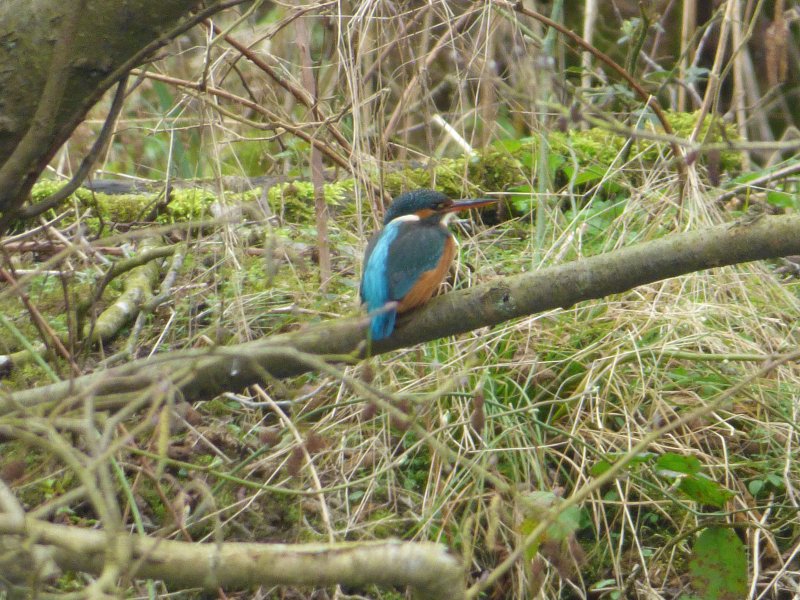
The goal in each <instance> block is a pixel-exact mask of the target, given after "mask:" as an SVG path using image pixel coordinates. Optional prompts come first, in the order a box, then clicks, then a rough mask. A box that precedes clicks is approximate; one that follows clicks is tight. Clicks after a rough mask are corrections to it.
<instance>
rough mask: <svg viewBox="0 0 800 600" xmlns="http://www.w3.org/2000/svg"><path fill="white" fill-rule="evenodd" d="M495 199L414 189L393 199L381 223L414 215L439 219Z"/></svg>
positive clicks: (492, 202) (492, 201)
mask: <svg viewBox="0 0 800 600" xmlns="http://www.w3.org/2000/svg"><path fill="white" fill-rule="evenodd" d="M496 201H497V200H495V199H493V198H473V199H470V200H458V201H455V200H451V199H450V198H448V197H447V196H446V195H445V194H443V193H442V192H437V191H436V190H414V191H413V192H406V193H405V194H401V195H399V196H398V197H397V198H395V199H394V202H392V205H391V206H390V207H389V210H387V211H386V216H385V217H384V219H383V224H384V225H388V224H389V223H390V222H391V221H393V220H394V219H397V218H398V217H405V216H408V215H416V216H417V217H419V218H420V219H427V218H429V217H433V216H438V217H439V218H440V219H441V218H444V217H445V215H448V214H452V213H456V212H458V211H460V210H467V209H469V208H478V207H480V206H486V205H488V204H494V203H495V202H496Z"/></svg>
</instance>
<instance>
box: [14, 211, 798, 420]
mask: <svg viewBox="0 0 800 600" xmlns="http://www.w3.org/2000/svg"><path fill="white" fill-rule="evenodd" d="M790 254H800V216H794V215H793V216H774V217H769V216H763V217H761V218H759V219H757V220H756V221H755V222H753V223H749V224H743V225H739V224H736V223H734V224H725V225H719V226H717V227H713V228H710V229H707V230H704V231H693V232H688V233H678V234H673V235H669V236H667V237H664V238H661V239H658V240H654V241H650V242H645V243H642V244H638V245H636V246H632V247H629V248H624V249H622V250H617V251H614V252H609V253H606V254H602V255H600V256H594V257H591V258H587V259H583V260H579V261H576V262H573V263H569V264H564V265H560V266H557V267H551V268H548V269H543V270H541V271H536V272H532V273H524V274H521V275H516V276H513V277H506V278H502V279H498V280H497V281H493V282H491V283H487V284H484V285H480V286H476V287H474V288H470V289H467V290H461V291H458V292H453V293H450V294H446V295H444V296H440V297H438V298H435V299H433V300H432V301H431V302H430V303H428V304H427V305H426V306H424V307H423V308H421V309H420V310H418V311H416V312H414V313H413V314H411V315H409V316H408V317H406V318H405V319H403V320H402V321H401V322H400V325H399V327H398V329H397V331H395V333H394V334H393V335H392V336H391V337H390V338H388V339H386V340H382V341H381V342H379V343H376V344H374V345H373V347H372V349H371V350H372V353H373V354H380V353H383V352H388V351H390V350H395V349H397V348H402V347H406V346H411V345H414V344H419V343H422V342H426V341H429V340H433V339H436V338H440V337H444V336H448V335H455V334H459V333H464V332H467V331H470V330H472V329H476V328H478V327H485V326H491V325H497V324H499V323H503V322H505V321H508V320H510V319H514V318H517V317H523V316H526V315H531V314H534V313H537V312H541V311H545V310H550V309H553V308H559V307H568V306H572V305H573V304H575V303H577V302H581V301H584V300H590V299H593V298H602V297H604V296H607V295H609V294H614V293H619V292H624V291H626V290H629V289H631V288H634V287H636V286H638V285H643V284H646V283H651V282H653V281H659V280H662V279H667V278H670V277H675V276H677V275H683V274H686V273H691V272H694V271H700V270H703V269H710V268H714V267H721V266H725V265H733V264H737V263H743V262H748V261H753V260H761V259H767V258H777V257H780V256H787V255H790ZM366 325H367V319H366V318H365V317H361V318H351V319H343V320H339V321H332V322H327V323H321V324H319V325H316V326H313V327H308V328H306V329H303V330H300V331H296V332H293V333H289V334H282V335H276V336H272V337H269V338H266V339H264V340H259V341H256V342H250V343H246V344H240V345H237V346H230V347H225V348H222V347H220V348H213V349H210V350H209V349H197V350H186V351H181V352H172V353H169V354H163V355H158V356H154V357H152V358H149V359H146V360H139V361H134V362H131V363H129V364H127V365H124V366H121V367H118V368H115V369H111V370H108V371H101V372H98V373H93V374H91V375H87V376H84V377H80V378H78V379H75V380H73V381H66V382H61V383H57V384H53V385H48V386H44V387H40V388H34V389H30V390H25V391H21V392H17V393H15V394H13V395H6V396H5V397H0V414H4V413H7V412H10V411H14V410H18V409H23V408H31V407H34V406H38V405H43V404H50V403H53V402H59V401H62V400H64V399H66V398H69V397H74V396H76V395H80V394H85V393H91V394H93V395H94V396H95V399H96V400H95V401H96V402H102V401H107V402H110V403H116V402H123V401H125V400H126V398H127V397H128V395H129V394H131V393H135V392H137V391H139V390H142V389H144V388H145V387H146V386H148V385H150V384H151V383H152V382H154V381H162V382H171V383H172V384H173V385H175V386H176V387H178V388H179V390H180V392H181V394H183V396H184V397H185V398H186V399H187V400H198V399H203V398H212V397H214V396H216V395H218V394H220V393H221V392H224V391H235V390H239V389H241V388H243V387H245V386H247V385H249V384H252V383H255V382H258V381H262V380H263V379H264V378H265V377H269V376H271V377H291V376H294V375H299V374H301V373H304V372H306V371H310V370H312V369H313V368H314V364H315V362H316V361H317V360H318V359H319V358H331V359H332V360H342V357H343V356H346V355H349V356H350V357H352V358H353V359H357V358H362V357H363V356H365V355H366V354H367V351H366V350H367V349H366V344H365V341H364V339H365V330H366ZM309 355H313V359H312V358H311V357H309Z"/></svg>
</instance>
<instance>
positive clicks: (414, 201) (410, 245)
mask: <svg viewBox="0 0 800 600" xmlns="http://www.w3.org/2000/svg"><path fill="white" fill-rule="evenodd" d="M494 202H496V200H494V199H489V198H474V199H470V200H461V201H453V200H451V199H450V198H448V197H447V196H446V195H445V194H443V193H441V192H438V191H436V190H424V189H423V190H414V191H412V192H407V193H405V194H401V195H400V196H398V197H397V198H396V199H395V200H394V202H392V205H391V206H390V207H389V210H387V211H386V216H385V217H384V219H383V229H382V230H381V231H379V232H378V234H377V235H375V236H374V237H373V238H372V239H371V240H370V242H369V244H368V245H367V251H366V254H365V255H364V274H363V276H362V278H361V301H362V302H363V303H364V304H366V305H367V310H368V311H369V313H370V315H371V316H372V321H371V324H370V337H371V339H372V340H382V339H384V338H387V337H389V336H390V335H391V334H392V331H394V324H395V319H396V318H397V314H398V313H404V312H407V311H410V310H411V309H413V308H416V307H418V306H420V305H421V304H424V303H425V302H427V301H428V300H429V299H430V298H431V296H433V294H434V293H435V292H436V290H437V289H438V288H439V284H441V283H442V281H443V280H444V278H445V276H446V275H447V271H448V269H449V268H450V263H451V262H452V261H453V258H454V257H455V255H456V247H457V246H458V242H456V238H455V236H453V234H452V232H451V231H450V229H449V228H448V226H447V224H448V222H449V221H450V219H451V218H452V217H453V215H454V214H455V213H457V212H458V211H461V210H467V209H469V208H478V207H480V206H486V205H488V204H493V203H494Z"/></svg>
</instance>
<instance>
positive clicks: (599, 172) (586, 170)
mask: <svg viewBox="0 0 800 600" xmlns="http://www.w3.org/2000/svg"><path fill="white" fill-rule="evenodd" d="M562 170H563V171H564V174H565V175H566V176H567V177H569V179H570V180H571V181H572V183H574V184H575V185H581V184H582V183H593V182H595V181H600V180H601V179H603V177H604V176H605V174H606V170H605V169H604V168H602V167H598V166H597V165H588V166H586V167H583V168H581V170H580V171H578V173H577V174H575V167H574V166H572V165H564V167H563V168H562ZM573 174H575V179H573V178H572V176H573Z"/></svg>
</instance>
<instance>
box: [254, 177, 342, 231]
mask: <svg viewBox="0 0 800 600" xmlns="http://www.w3.org/2000/svg"><path fill="white" fill-rule="evenodd" d="M353 185H354V183H353V180H352V179H345V180H343V181H337V182H334V183H326V184H324V186H323V193H324V195H325V202H326V204H327V205H328V206H333V207H336V206H341V205H342V203H343V202H344V201H345V200H346V199H347V198H348V196H349V195H350V194H351V193H352V191H353ZM257 197H258V196H254V198H253V199H255V198H257ZM267 200H268V201H269V205H270V208H272V210H273V211H275V212H276V213H279V214H283V215H284V216H285V217H286V219H288V220H293V221H297V222H302V221H310V220H313V218H314V184H312V183H311V182H310V181H293V182H287V183H281V184H278V185H275V186H272V187H271V188H270V189H269V191H268V192H267Z"/></svg>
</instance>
